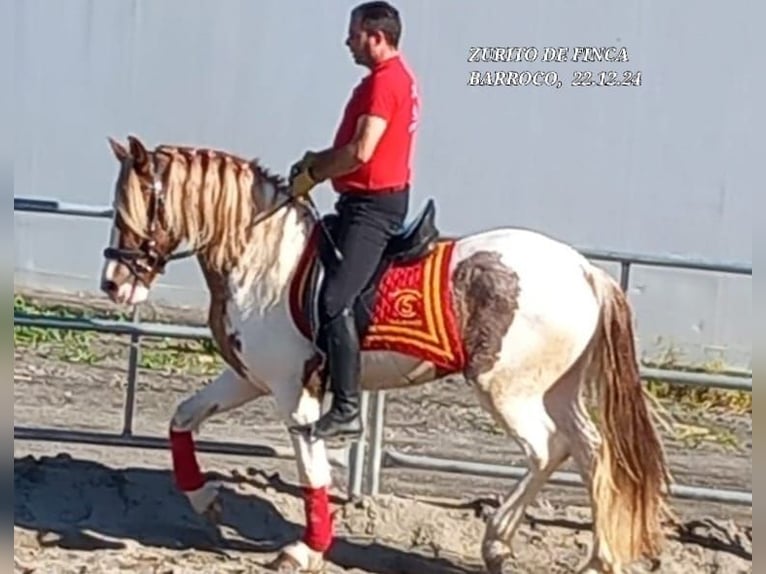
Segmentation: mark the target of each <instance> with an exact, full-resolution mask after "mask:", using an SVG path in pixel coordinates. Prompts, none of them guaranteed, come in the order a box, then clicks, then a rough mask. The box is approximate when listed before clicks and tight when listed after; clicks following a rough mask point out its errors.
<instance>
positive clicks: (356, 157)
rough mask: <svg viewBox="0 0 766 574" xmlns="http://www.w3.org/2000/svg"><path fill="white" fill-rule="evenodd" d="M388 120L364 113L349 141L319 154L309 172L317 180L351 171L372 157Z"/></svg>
mask: <svg viewBox="0 0 766 574" xmlns="http://www.w3.org/2000/svg"><path fill="white" fill-rule="evenodd" d="M387 126H388V122H387V121H386V120H385V119H384V118H382V117H380V116H374V115H370V114H364V115H362V116H360V117H359V120H358V121H357V123H356V132H355V133H354V137H353V138H352V139H351V141H350V142H349V143H347V144H346V145H344V146H341V147H339V148H331V149H328V150H325V151H322V152H319V154H317V157H316V159H315V160H314V162H313V164H312V166H311V168H310V171H309V174H310V175H311V177H313V178H314V179H315V180H317V181H322V180H325V179H328V178H332V177H337V176H339V175H343V174H346V173H350V172H352V171H354V170H355V169H356V168H358V167H359V166H360V165H362V164H365V163H367V162H368V161H370V159H371V158H372V154H373V153H374V152H375V148H376V147H377V146H378V142H379V141H380V138H381V136H382V135H383V132H385V131H386V127H387Z"/></svg>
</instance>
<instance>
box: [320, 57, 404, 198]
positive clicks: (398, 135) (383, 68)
mask: <svg viewBox="0 0 766 574" xmlns="http://www.w3.org/2000/svg"><path fill="white" fill-rule="evenodd" d="M418 112H419V100H418V93H417V84H416V83H415V79H414V75H413V74H412V72H411V71H410V70H409V68H408V67H407V65H406V64H405V62H404V61H403V60H402V58H401V56H395V57H393V58H389V59H387V60H384V61H383V62H381V63H380V64H378V65H377V66H375V67H374V68H373V69H372V71H371V73H370V74H369V75H367V76H365V77H364V78H363V79H362V81H361V82H359V85H357V86H356V88H354V91H353V92H352V94H351V98H350V99H349V101H348V103H347V104H346V109H345V111H344V113H343V118H342V120H341V122H340V125H339V126H338V131H337V133H336V135H335V142H334V146H335V147H339V146H342V145H345V144H347V143H348V142H349V141H351V139H352V138H353V137H354V133H355V132H356V124H357V120H358V119H359V116H361V115H363V114H370V115H375V116H380V117H382V118H384V119H385V120H386V121H387V122H388V125H387V127H386V130H385V132H383V135H382V136H381V138H380V141H379V142H378V145H377V147H376V148H375V152H374V153H373V154H372V158H370V161H369V162H367V163H366V164H364V165H361V166H359V167H358V168H357V169H356V170H354V171H352V172H350V173H347V174H345V175H342V176H339V177H337V178H334V179H333V180H332V184H333V188H334V189H335V190H336V191H338V192H341V193H342V192H353V191H354V190H360V191H363V190H364V191H374V190H376V189H381V188H390V187H397V188H398V187H402V186H404V185H408V184H409V182H410V176H411V173H412V168H411V166H410V158H411V150H412V147H413V137H414V135H415V134H414V132H415V128H416V126H417V121H418Z"/></svg>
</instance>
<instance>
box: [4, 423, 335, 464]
mask: <svg viewBox="0 0 766 574" xmlns="http://www.w3.org/2000/svg"><path fill="white" fill-rule="evenodd" d="M13 438H14V440H29V441H40V442H45V441H47V442H63V443H73V444H92V445H104V446H115V447H131V448H143V449H150V450H169V449H170V443H169V441H168V439H167V438H163V437H158V436H151V435H125V434H116V433H109V432H95V431H76V430H67V429H58V428H33V427H26V426H14V427H13ZM194 447H195V450H196V451H197V452H207V453H211V454H226V455H232V456H245V457H248V456H256V457H260V458H276V459H282V460H295V451H294V450H293V449H292V448H291V447H279V446H269V445H259V444H251V443H248V444H244V443H235V442H221V441H209V440H195V441H194ZM327 455H328V460H329V462H330V464H331V465H333V466H336V467H338V468H341V469H346V468H348V463H349V461H348V459H349V455H348V449H343V448H341V449H327Z"/></svg>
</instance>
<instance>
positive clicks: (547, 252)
mask: <svg viewBox="0 0 766 574" xmlns="http://www.w3.org/2000/svg"><path fill="white" fill-rule="evenodd" d="M128 142H129V144H128V146H127V147H125V146H123V145H121V144H119V143H117V142H115V141H113V140H111V139H110V143H111V146H112V149H113V151H114V153H115V155H116V157H117V160H118V161H119V164H120V171H119V177H118V178H117V181H116V189H115V196H114V208H115V219H114V225H113V229H112V232H111V244H110V246H109V247H108V248H107V249H106V250H105V252H104V255H105V257H106V262H105V266H104V270H103V276H102V278H101V287H102V289H103V290H104V291H105V292H106V293H107V294H108V295H109V297H111V298H112V300H114V301H115V302H119V303H124V304H138V303H141V302H143V301H144V300H146V298H147V296H148V293H149V290H150V288H151V285H152V284H153V282H154V281H155V279H156V277H157V275H158V273H161V272H162V271H163V269H164V266H165V264H166V263H167V261H169V260H172V259H176V258H178V257H180V256H181V255H180V254H179V252H178V251H177V250H178V249H179V248H180V247H182V246H183V245H186V246H188V251H189V252H190V253H193V254H195V255H196V257H197V260H198V261H199V264H200V266H201V268H202V270H203V273H204V276H205V278H206V280H207V284H208V286H209V289H210V295H211V299H210V300H211V305H210V314H209V321H210V328H211V331H212V333H213V335H214V337H215V340H216V342H217V345H218V347H219V349H220V351H221V354H222V356H223V357H224V358H225V360H226V362H227V363H228V367H227V369H226V370H225V371H224V372H222V373H221V374H220V375H219V376H218V377H217V378H216V379H215V380H214V381H212V382H211V383H210V384H209V385H207V386H205V387H204V388H202V389H201V390H199V391H198V392H196V393H195V394H194V395H193V396H190V397H188V398H187V399H186V400H184V401H183V402H181V404H180V405H179V406H178V407H177V410H176V412H175V414H174V415H173V417H172V421H171V423H170V440H171V444H172V456H173V466H174V475H175V480H176V484H177V485H178V487H179V488H180V489H181V490H183V491H184V492H185V494H186V495H187V496H188V498H189V500H190V502H191V505H192V506H193V507H194V509H195V510H196V511H197V512H199V513H201V514H203V513H206V512H207V511H209V509H210V508H212V507H214V506H215V504H216V492H217V490H216V489H217V487H216V486H215V485H211V484H209V483H206V482H205V480H204V478H203V476H202V474H201V472H200V468H199V465H198V463H197V460H196V457H195V454H194V441H193V438H192V433H193V432H196V431H197V430H198V429H199V427H200V425H201V423H202V422H203V421H204V420H206V419H207V418H208V417H210V416H211V415H213V414H220V413H223V412H225V411H228V410H230V409H233V408H235V407H238V406H240V405H243V404H244V403H246V402H248V401H251V400H253V399H256V398H259V397H262V396H265V395H267V394H270V395H272V396H273V397H274V398H275V401H276V404H277V405H278V408H279V410H280V413H281V415H282V416H284V419H285V422H286V423H287V424H288V425H290V426H292V425H294V424H296V423H308V422H310V421H312V420H314V419H316V418H318V417H319V415H320V407H321V404H322V398H323V397H322V393H321V391H317V387H318V386H317V385H316V384H315V380H316V379H315V377H313V376H311V373H312V369H313V366H316V361H315V359H316V349H315V347H314V344H313V341H312V338H311V329H312V327H313V323H312V322H311V320H310V315H311V313H310V311H311V299H310V297H308V295H310V294H311V293H313V291H312V286H313V285H314V284H315V280H316V277H317V273H316V269H317V268H316V267H315V266H312V263H313V262H314V261H315V259H314V257H313V256H312V254H313V253H315V252H316V251H315V250H314V251H312V245H314V243H313V241H314V240H315V239H316V230H317V229H318V228H319V226H318V225H317V219H316V217H315V216H314V215H313V214H314V213H315V212H314V211H313V210H312V209H310V208H309V207H308V206H307V205H306V204H304V203H302V202H300V201H296V200H293V199H291V198H290V196H289V192H288V188H287V186H286V185H285V183H284V182H283V180H281V179H280V178H278V177H276V176H273V175H270V174H268V173H267V172H266V171H265V170H264V169H263V168H262V167H260V166H259V165H258V162H257V161H256V160H252V161H249V160H244V159H241V158H238V157H236V156H234V155H232V154H229V153H225V152H222V151H216V150H208V149H193V148H187V147H180V146H160V147H157V148H156V149H154V150H151V151H150V150H147V149H146V148H145V147H144V145H143V144H142V143H141V142H140V141H139V140H138V139H136V138H135V137H132V136H131V137H129V138H128ZM430 207H432V204H431V205H430ZM432 218H433V210H430V211H427V212H423V213H421V217H420V218H419V219H418V220H417V221H416V223H414V224H413V225H412V227H411V228H410V229H409V230H407V231H404V232H403V234H402V235H401V236H399V237H397V238H396V239H395V240H393V241H392V245H391V247H390V250H389V254H388V255H389V259H388V260H387V262H388V263H387V264H388V265H391V268H389V269H388V271H386V273H387V275H386V274H384V275H383V276H382V277H378V278H377V279H376V280H377V281H379V283H377V285H379V287H378V288H377V289H378V290H377V298H373V299H369V300H368V301H369V304H370V305H372V306H376V305H377V306H376V307H375V309H376V311H375V312H374V317H373V318H372V319H371V323H370V326H369V328H368V330H367V331H366V333H367V334H366V335H365V338H364V341H363V354H362V357H363V358H362V379H363V381H362V385H363V387H364V388H365V389H367V390H376V389H392V388H402V387H411V386H413V385H418V384H422V383H426V382H428V381H433V380H435V379H438V378H441V377H443V376H445V375H448V374H455V375H463V376H464V377H465V380H466V382H467V384H468V385H470V387H471V388H472V389H473V390H474V391H475V392H476V395H477V397H478V399H479V401H480V403H481V405H482V406H483V407H484V408H485V409H487V411H488V412H489V413H491V415H492V416H493V417H494V419H495V420H496V421H497V423H498V424H499V425H501V426H502V428H504V429H505V430H506V431H507V433H508V434H509V435H510V436H511V437H512V438H513V439H514V440H516V441H517V442H518V443H519V444H520V446H521V447H522V448H523V450H524V452H525V454H526V455H527V458H528V466H529V471H528V473H527V474H526V475H525V476H524V478H522V479H521V480H520V481H519V482H518V484H516V486H515V487H514V489H513V490H512V491H511V492H510V493H509V495H508V496H507V498H505V500H504V501H503V502H502V504H501V505H500V507H499V509H498V510H497V511H496V512H495V514H494V515H493V516H492V518H491V519H490V520H489V522H488V525H487V529H486V533H485V536H484V540H483V544H482V557H483V559H484V561H485V564H486V565H487V568H488V569H489V570H490V571H491V572H499V571H500V569H501V568H502V565H503V563H504V562H505V561H506V560H507V559H508V557H509V556H510V554H511V539H512V536H513V533H514V531H515V529H516V528H517V526H518V525H519V522H520V521H521V519H522V517H523V514H524V509H525V508H526V506H527V505H528V504H529V503H530V502H531V501H532V500H533V499H534V497H535V496H536V494H537V492H538V491H539V490H540V488H541V487H542V486H543V485H544V483H545V482H546V480H547V479H548V478H549V476H550V475H551V473H552V472H553V471H554V470H555V469H556V468H557V467H559V466H560V465H561V464H562V463H563V462H564V461H565V460H567V459H568V457H570V456H571V457H573V459H574V461H575V463H576V465H577V468H578V469H579V472H580V473H581V475H582V478H583V481H584V483H585V485H586V486H587V489H588V492H589V495H590V501H591V505H592V506H591V507H592V513H593V524H594V543H593V549H592V554H591V556H590V557H589V559H588V561H587V563H586V564H584V565H583V571H584V572H618V571H620V570H621V569H622V568H623V567H624V566H626V565H627V564H629V563H631V562H633V561H634V560H637V559H639V558H642V557H655V556H657V555H658V554H659V553H660V552H661V548H662V544H663V540H664V529H663V522H664V520H665V519H666V518H667V517H669V516H670V511H669V510H668V506H667V496H668V484H669V480H670V478H669V473H668V471H667V468H666V461H665V456H664V451H663V446H662V443H661V440H660V437H659V435H658V433H657V431H656V429H655V427H654V425H653V421H652V413H651V408H650V405H649V404H648V403H647V401H646V399H645V396H644V393H643V388H642V385H641V381H640V379H639V371H638V364H637V358H636V351H635V347H634V339H633V336H634V335H633V328H632V321H633V317H632V312H631V308H630V306H629V303H628V301H627V299H626V296H625V294H624V293H623V291H622V290H621V288H620V286H619V284H617V283H616V282H615V281H614V280H613V278H612V277H611V276H610V275H609V274H608V273H606V272H605V271H603V270H602V269H600V268H598V267H595V266H593V265H592V264H591V263H590V262H589V261H588V260H586V259H585V258H584V257H583V256H582V255H581V254H580V253H578V252H577V251H575V250H574V249H572V248H571V247H569V246H567V245H565V244H563V243H560V242H558V241H555V240H553V239H551V238H549V237H546V236H544V235H542V234H540V233H536V232H533V231H529V230H522V229H510V228H506V229H495V230H491V231H485V232H481V233H476V234H473V235H467V236H463V237H458V238H445V237H441V236H437V232H436V227H435V225H434V224H433V220H432ZM397 242H398V243H397ZM412 277H420V278H421V279H412ZM408 281H409V283H407V282H408ZM418 281H422V284H419V283H418ZM405 284H406V285H405ZM403 286H404V287H403ZM398 287H402V288H401V289H398V290H397V288H398ZM405 287H406V288H405ZM395 291H396V292H395ZM376 301H377V303H376ZM368 309H370V308H369V307H368ZM397 321H398V323H397ZM418 321H420V323H421V325H420V327H418V326H417V323H418ZM407 325H409V327H407ZM397 329H399V330H398V331H397ZM407 329H410V330H409V331H407ZM418 329H420V331H418ZM397 333H398V335H397ZM408 333H409V334H408ZM418 337H420V338H418ZM418 341H420V342H418ZM319 387H320V388H321V385H320V386H319ZM291 440H292V441H293V445H294V449H295V455H296V459H297V466H298V471H299V476H300V481H301V486H302V489H303V493H304V497H305V510H306V529H305V534H304V536H303V538H302V539H301V540H297V541H295V542H293V543H291V544H290V545H288V546H286V547H285V548H284V549H283V550H282V552H281V554H280V558H279V559H278V560H279V561H280V562H281V563H283V564H285V563H291V564H293V565H294V567H296V568H301V569H312V568H315V567H318V566H319V565H321V564H322V563H323V558H324V555H325V553H326V552H327V550H328V549H329V547H330V545H331V544H332V541H333V535H334V534H333V525H332V518H331V512H330V507H329V499H328V489H329V488H330V487H331V475H330V464H329V462H328V458H327V451H326V445H325V444H324V443H323V442H322V441H316V442H309V440H308V439H307V438H306V437H304V436H302V435H291Z"/></svg>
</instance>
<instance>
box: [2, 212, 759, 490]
mask: <svg viewBox="0 0 766 574" xmlns="http://www.w3.org/2000/svg"><path fill="white" fill-rule="evenodd" d="M14 211H21V212H32V213H42V214H52V215H70V216H77V217H94V218H111V217H112V215H113V212H112V210H111V209H110V208H108V207H102V206H92V205H81V204H75V203H65V202H59V201H57V200H41V199H30V198H14ZM580 251H581V252H582V253H583V254H584V255H585V256H586V257H587V258H589V259H593V260H599V261H607V262H617V263H619V264H620V284H621V286H622V287H623V289H625V290H627V288H628V286H629V283H630V271H631V268H632V266H634V265H642V266H654V267H668V268H675V269H689V270H699V271H708V272H711V271H712V272H722V273H730V274H739V275H750V276H752V273H753V271H752V264H749V263H742V262H731V261H729V262H716V261H710V260H705V259H692V258H685V257H681V256H655V255H646V254H637V253H619V252H615V251H608V250H598V249H580ZM14 325H25V326H34V327H40V328H53V329H73V330H87V331H97V332H103V333H115V334H122V335H129V336H130V338H131V351H130V355H129V361H128V373H127V374H128V382H127V387H126V393H125V408H124V418H123V429H122V432H121V433H119V434H113V433H96V432H81V431H68V430H62V429H55V428H29V427H15V426H14V438H18V439H28V440H54V441H63V442H85V443H90V444H105V445H114V446H135V447H143V448H168V446H169V445H168V442H167V439H166V438H165V437H154V436H137V435H135V434H134V433H133V417H134V409H135V390H136V378H137V371H138V362H139V353H140V346H141V337H144V336H152V337H169V338H185V339H210V338H211V334H210V331H209V329H207V328H204V327H191V326H188V325H169V324H159V323H146V322H141V321H140V318H139V308H138V307H135V308H134V311H133V317H132V320H131V321H114V320H105V319H70V318H57V317H43V316H31V315H26V314H21V313H15V312H14ZM641 376H642V379H644V380H649V379H651V380H656V381H666V382H668V383H671V384H682V385H699V386H703V387H710V388H722V389H729V390H743V391H748V392H752V386H753V383H752V373H749V376H733V375H723V374H708V373H693V372H686V371H677V370H672V369H650V368H642V369H641ZM385 398H386V394H385V392H384V391H379V392H376V393H373V394H372V396H370V393H367V392H365V393H363V396H362V409H363V413H364V415H365V416H366V415H367V411H368V405H369V403H370V400H371V401H372V405H371V406H372V423H371V425H370V426H369V427H368V428H369V429H371V431H372V432H371V433H368V432H367V431H365V437H364V438H363V440H361V441H359V442H357V443H355V444H354V445H353V446H352V448H351V450H350V452H349V453H348V454H349V457H348V459H345V460H344V459H343V457H341V458H340V459H334V460H333V461H332V462H333V463H334V464H338V465H340V466H347V467H348V473H349V474H348V485H349V486H348V490H349V493H350V494H352V495H359V494H361V493H362V491H363V489H362V482H363V479H364V478H366V479H367V484H368V488H367V492H368V493H369V494H372V495H375V494H377V493H378V492H379V488H380V475H381V470H382V469H383V468H384V467H386V468H411V469H430V470H437V471H445V472H456V473H463V474H466V473H467V474H479V475H483V476H500V477H512V478H519V477H521V476H523V475H524V473H525V472H526V468H524V467H515V466H507V465H492V464H485V463H476V462H470V461H460V460H452V459H444V458H436V457H428V456H420V455H411V454H406V453H402V452H399V451H397V450H395V449H387V448H384V447H383V427H384V425H385V420H384V419H385V417H384V412H385ZM368 434H369V435H370V436H369V460H367V464H365V459H366V458H367V457H366V456H365V449H366V444H365V443H366V442H367V440H368V437H367V435H368ZM199 448H200V450H201V451H203V452H218V453H224V454H233V455H243V456H262V457H275V458H288V459H289V458H294V454H293V452H292V449H289V448H275V447H272V446H267V445H253V444H238V443H231V442H209V441H200V442H199ZM550 481H551V482H552V483H554V484H565V485H573V484H576V485H582V482H581V480H580V479H579V475H576V474H574V473H561V472H560V473H554V475H553V476H552V477H551V480H550ZM672 494H673V495H674V496H677V497H680V498H692V499H697V500H709V501H718V502H727V503H735V504H749V505H752V493H751V492H745V491H737V490H724V489H716V488H703V487H696V486H686V485H674V486H673V488H672Z"/></svg>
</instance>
